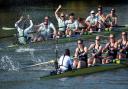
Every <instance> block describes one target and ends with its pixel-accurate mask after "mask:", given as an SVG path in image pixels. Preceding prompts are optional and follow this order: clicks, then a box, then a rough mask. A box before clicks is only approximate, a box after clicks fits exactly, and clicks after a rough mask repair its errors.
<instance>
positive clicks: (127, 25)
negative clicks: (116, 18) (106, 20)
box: [113, 24, 128, 27]
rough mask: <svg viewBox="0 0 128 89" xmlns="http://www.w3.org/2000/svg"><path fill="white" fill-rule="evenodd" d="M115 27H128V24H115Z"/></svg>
mask: <svg viewBox="0 0 128 89" xmlns="http://www.w3.org/2000/svg"><path fill="white" fill-rule="evenodd" d="M113 27H128V24H126V25H115V26H113Z"/></svg>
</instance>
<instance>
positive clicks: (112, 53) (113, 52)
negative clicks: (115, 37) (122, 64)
mask: <svg viewBox="0 0 128 89" xmlns="http://www.w3.org/2000/svg"><path fill="white" fill-rule="evenodd" d="M108 56H112V57H113V59H115V58H116V56H117V50H116V49H115V48H114V47H113V46H111V43H109V46H108Z"/></svg>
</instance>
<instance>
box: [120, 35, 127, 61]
mask: <svg viewBox="0 0 128 89" xmlns="http://www.w3.org/2000/svg"><path fill="white" fill-rule="evenodd" d="M118 53H119V54H118V59H122V58H128V40H127V33H126V32H122V33H121V39H119V40H118Z"/></svg>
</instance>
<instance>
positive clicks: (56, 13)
mask: <svg viewBox="0 0 128 89" xmlns="http://www.w3.org/2000/svg"><path fill="white" fill-rule="evenodd" d="M61 7H62V6H61V5H59V6H58V8H57V9H56V11H55V16H56V18H58V17H59V16H58V11H59V10H60V8H61Z"/></svg>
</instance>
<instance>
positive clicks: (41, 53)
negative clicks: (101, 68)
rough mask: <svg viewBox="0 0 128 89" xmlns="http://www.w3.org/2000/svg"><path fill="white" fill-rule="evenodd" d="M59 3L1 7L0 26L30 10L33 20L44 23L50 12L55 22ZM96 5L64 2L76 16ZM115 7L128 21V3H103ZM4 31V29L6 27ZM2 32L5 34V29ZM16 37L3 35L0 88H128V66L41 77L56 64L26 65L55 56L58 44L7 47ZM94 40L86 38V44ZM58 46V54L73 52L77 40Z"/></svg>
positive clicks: (10, 23) (121, 20)
mask: <svg viewBox="0 0 128 89" xmlns="http://www.w3.org/2000/svg"><path fill="white" fill-rule="evenodd" d="M57 5H58V4H52V3H51V4H48V5H42V6H11V7H10V8H8V9H7V8H6V9H0V17H1V19H0V23H1V24H0V27H3V26H7V27H14V23H15V22H16V21H17V19H18V17H19V16H20V15H21V14H30V16H31V17H32V19H33V22H34V24H38V23H41V22H42V19H43V17H44V16H46V15H49V16H50V18H51V21H53V22H54V23H56V20H55V17H54V11H55V9H56V7H57ZM97 6H98V4H97V3H95V2H94V3H93V2H91V3H88V2H84V1H79V2H78V1H69V2H67V3H64V4H63V7H62V8H63V11H64V12H65V13H67V14H69V13H70V12H74V13H75V14H76V17H77V16H81V17H85V18H86V17H87V16H88V15H89V12H90V10H92V9H94V10H96V7H97ZM112 7H114V8H116V9H117V13H118V17H119V20H118V23H119V24H120V25H126V24H128V4H114V5H112V4H104V12H105V14H107V13H108V12H109V11H110V9H111V8H112ZM55 25H56V24H55ZM0 31H1V30H0ZM1 32H3V33H4V31H1ZM0 34H1V35H2V33H0ZM7 34H9V33H7ZM14 41H15V38H14V37H12V38H5V39H0V89H128V77H127V74H128V69H120V70H115V71H110V72H102V73H96V74H93V75H89V76H81V77H75V78H63V79H54V80H47V81H44V80H40V79H39V77H41V76H44V75H47V74H49V71H50V70H52V69H53V66H51V65H50V66H49V65H42V66H36V67H27V66H30V65H32V64H35V63H40V62H46V61H49V60H51V59H55V58H56V52H55V50H56V44H45V45H42V44H40V43H39V44H38V45H32V44H31V43H30V44H29V45H28V46H27V47H16V48H8V47H7V46H8V45H10V44H12V43H14ZM91 43H92V42H88V41H86V42H85V44H86V45H87V46H89V45H90V44H91ZM57 46H58V48H57V49H58V52H59V54H58V56H60V55H61V54H62V53H63V49H62V48H70V50H71V53H74V49H75V47H76V42H75V43H74V42H72V43H65V44H58V45H57Z"/></svg>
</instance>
